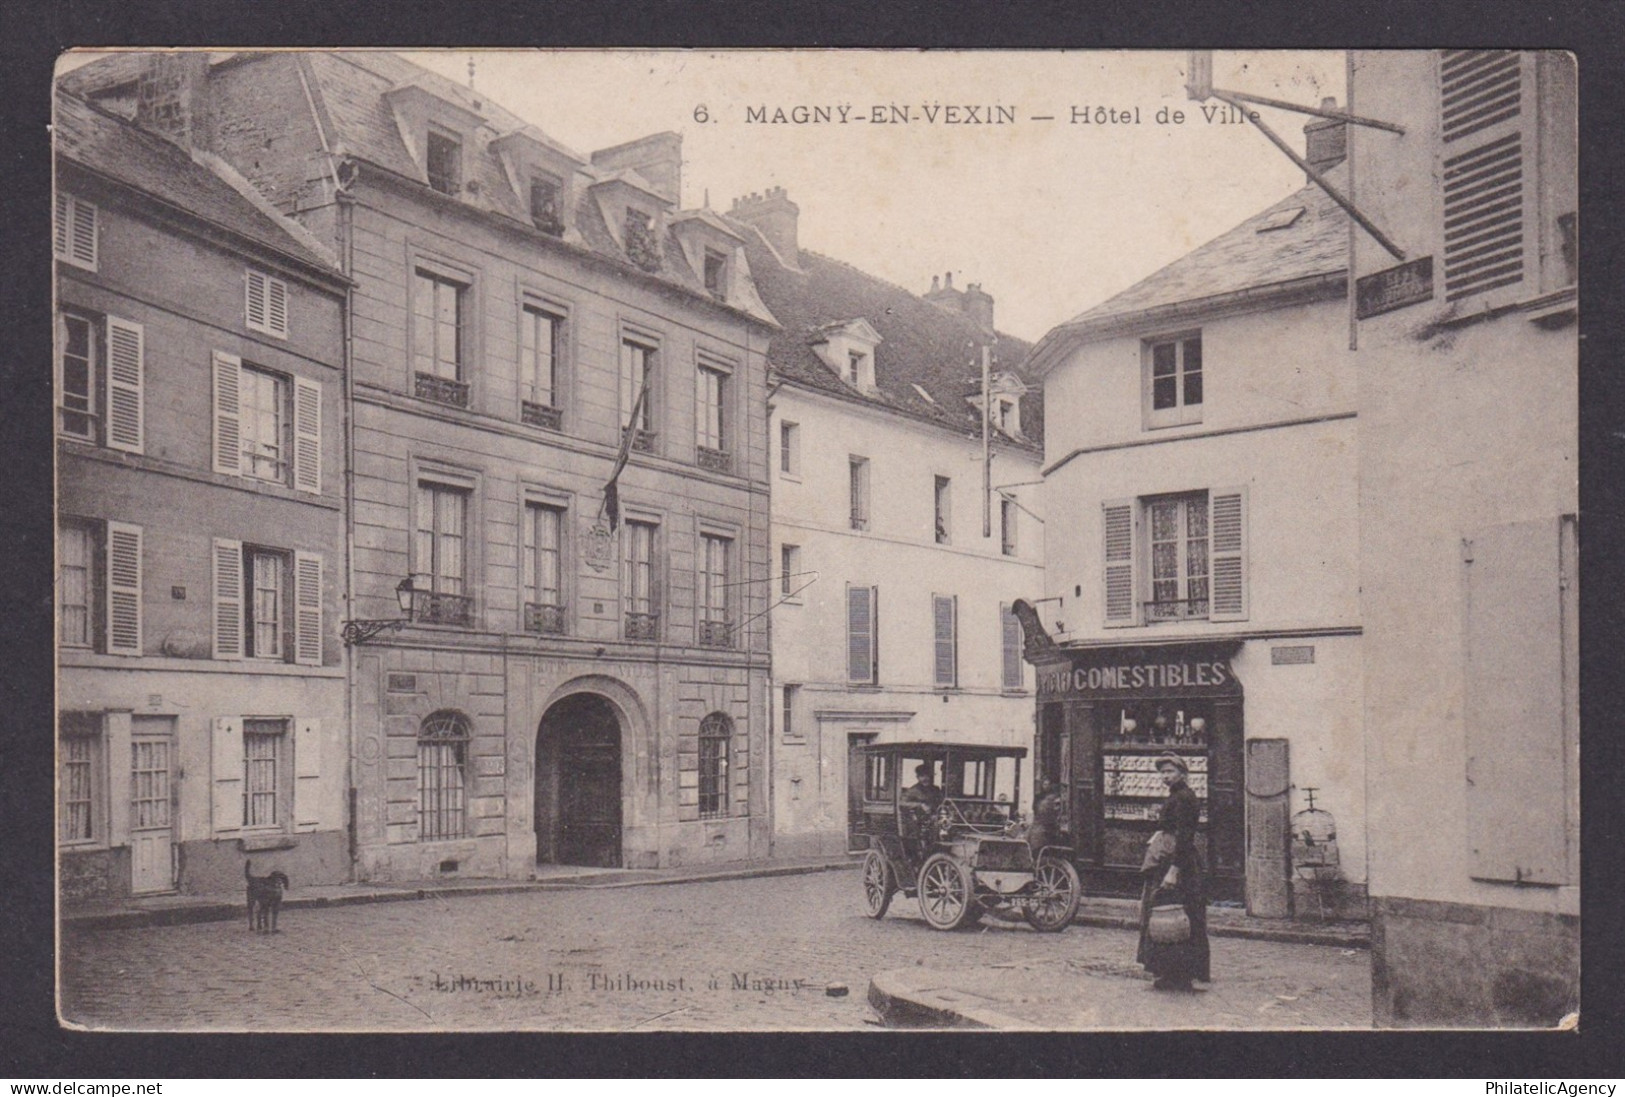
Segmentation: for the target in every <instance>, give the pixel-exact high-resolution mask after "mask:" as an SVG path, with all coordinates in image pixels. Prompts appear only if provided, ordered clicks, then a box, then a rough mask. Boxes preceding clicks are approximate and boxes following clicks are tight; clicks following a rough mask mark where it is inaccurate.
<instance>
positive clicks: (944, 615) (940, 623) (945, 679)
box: [931, 594, 959, 686]
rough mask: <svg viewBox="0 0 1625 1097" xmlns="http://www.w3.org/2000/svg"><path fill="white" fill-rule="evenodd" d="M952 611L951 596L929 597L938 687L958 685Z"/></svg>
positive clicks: (952, 602)
mask: <svg viewBox="0 0 1625 1097" xmlns="http://www.w3.org/2000/svg"><path fill="white" fill-rule="evenodd" d="M954 609H955V605H954V598H953V597H952V596H949V595H941V594H933V595H932V596H931V631H932V635H933V638H934V640H935V648H936V683H937V685H939V686H954V685H958V680H957V679H958V671H959V659H958V654H959V653H958V652H957V651H955V650H954V648H955V646H956V645H955V639H956V637H955V636H954V632H955V629H954V616H955V614H954Z"/></svg>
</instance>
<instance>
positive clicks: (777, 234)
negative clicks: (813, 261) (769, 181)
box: [728, 187, 801, 267]
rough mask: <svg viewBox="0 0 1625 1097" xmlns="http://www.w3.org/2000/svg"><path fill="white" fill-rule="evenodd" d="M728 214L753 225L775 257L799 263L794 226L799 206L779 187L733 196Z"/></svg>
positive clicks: (791, 264)
mask: <svg viewBox="0 0 1625 1097" xmlns="http://www.w3.org/2000/svg"><path fill="white" fill-rule="evenodd" d="M728 216H729V217H732V218H733V219H734V220H735V221H742V222H744V223H745V224H747V225H750V226H752V227H754V228H755V229H757V230H758V231H759V232H760V233H761V234H762V235H763V236H765V237H767V242H768V243H770V244H772V245H773V250H774V251H776V252H778V253H779V258H780V259H782V260H784V262H785V263H787V264H788V265H790V266H792V267H800V266H801V245H800V244H799V243H798V242H797V229H798V225H799V223H800V219H801V207H800V206H798V205H796V204H795V203H794V202H792V201H790V199H789V197H788V196H787V195H786V194H785V193H784V188H783V187H769V188H767V193H766V194H765V195H764V194H754V193H753V194H750V195H748V196H747V197H744V198H735V199H734V200H733V206H732V208H730V209H729V210H728Z"/></svg>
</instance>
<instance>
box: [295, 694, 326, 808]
mask: <svg viewBox="0 0 1625 1097" xmlns="http://www.w3.org/2000/svg"><path fill="white" fill-rule="evenodd" d="M293 728H294V738H293V821H294V823H295V825H297V826H301V827H313V826H316V825H317V824H318V823H320V822H321V800H320V793H321V787H322V722H321V721H320V720H310V719H300V720H295V721H294V722H293Z"/></svg>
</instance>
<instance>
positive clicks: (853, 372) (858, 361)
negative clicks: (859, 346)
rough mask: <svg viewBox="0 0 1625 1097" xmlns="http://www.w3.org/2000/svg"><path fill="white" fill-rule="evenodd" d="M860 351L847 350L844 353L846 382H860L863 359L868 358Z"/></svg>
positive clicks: (855, 383) (854, 383) (853, 383)
mask: <svg viewBox="0 0 1625 1097" xmlns="http://www.w3.org/2000/svg"><path fill="white" fill-rule="evenodd" d="M868 357H869V356H868V355H867V354H864V353H863V352H862V351H856V350H854V351H848V352H847V355H846V380H847V383H848V384H852V385H857V384H861V383H862V378H863V361H864V359H866V358H868Z"/></svg>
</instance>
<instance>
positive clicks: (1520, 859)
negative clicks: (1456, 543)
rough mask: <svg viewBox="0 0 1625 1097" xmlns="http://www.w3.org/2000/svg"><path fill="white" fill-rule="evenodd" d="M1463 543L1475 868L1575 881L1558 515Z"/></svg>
mask: <svg viewBox="0 0 1625 1097" xmlns="http://www.w3.org/2000/svg"><path fill="white" fill-rule="evenodd" d="M1463 547H1464V550H1465V551H1464V556H1465V560H1466V564H1465V567H1466V573H1467V637H1466V640H1467V644H1466V648H1467V650H1466V657H1467V667H1466V679H1467V680H1466V689H1465V691H1464V697H1465V700H1466V705H1465V723H1466V748H1467V758H1466V774H1465V777H1466V790H1465V795H1466V801H1467V844H1468V856H1469V869H1468V871H1469V872H1470V873H1471V875H1472V876H1473V877H1475V878H1476V879H1480V880H1504V881H1509V882H1513V883H1521V884H1565V883H1571V882H1573V881H1572V880H1571V878H1570V876H1569V873H1568V865H1569V856H1568V820H1569V801H1568V792H1567V783H1568V779H1569V767H1568V764H1567V760H1566V758H1565V756H1564V753H1565V751H1564V738H1565V728H1564V718H1565V704H1564V683H1563V679H1564V666H1563V653H1564V642H1563V626H1564V621H1563V612H1562V610H1563V598H1564V592H1563V589H1562V583H1563V572H1562V570H1561V566H1560V565H1561V561H1562V559H1563V554H1562V549H1563V547H1564V546H1563V542H1562V539H1561V531H1560V527H1559V523H1558V522H1556V521H1554V520H1552V519H1550V518H1547V519H1537V520H1535V521H1532V522H1519V523H1516V524H1513V525H1506V526H1495V527H1493V528H1490V529H1484V530H1479V531H1477V532H1475V533H1474V534H1473V536H1472V538H1471V539H1470V540H1468V541H1467V542H1466V543H1465V544H1464V546H1463Z"/></svg>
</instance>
